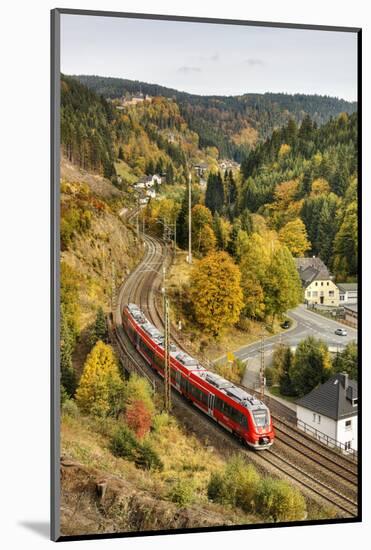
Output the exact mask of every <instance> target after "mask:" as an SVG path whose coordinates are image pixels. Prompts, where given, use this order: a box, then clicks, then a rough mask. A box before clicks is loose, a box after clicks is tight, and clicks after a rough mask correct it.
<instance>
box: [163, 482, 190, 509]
mask: <svg viewBox="0 0 371 550" xmlns="http://www.w3.org/2000/svg"><path fill="white" fill-rule="evenodd" d="M168 497H169V499H170V500H171V502H176V503H177V504H179V505H180V506H187V505H188V504H192V502H194V500H195V489H194V484H193V481H191V480H189V479H180V480H179V481H178V482H177V483H176V484H175V485H174V487H172V489H171V490H170V491H169V493H168Z"/></svg>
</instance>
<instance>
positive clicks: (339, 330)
mask: <svg viewBox="0 0 371 550" xmlns="http://www.w3.org/2000/svg"><path fill="white" fill-rule="evenodd" d="M335 334H337V335H338V336H346V335H347V334H348V333H347V331H346V330H345V328H337V329H336V330H335Z"/></svg>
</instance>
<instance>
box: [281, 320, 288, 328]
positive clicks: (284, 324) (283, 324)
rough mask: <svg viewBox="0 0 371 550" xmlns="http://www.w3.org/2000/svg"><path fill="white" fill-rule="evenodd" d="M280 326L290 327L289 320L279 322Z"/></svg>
mask: <svg viewBox="0 0 371 550" xmlns="http://www.w3.org/2000/svg"><path fill="white" fill-rule="evenodd" d="M281 328H290V321H288V320H287V319H286V321H284V322H283V323H281Z"/></svg>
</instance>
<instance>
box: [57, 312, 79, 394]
mask: <svg viewBox="0 0 371 550" xmlns="http://www.w3.org/2000/svg"><path fill="white" fill-rule="evenodd" d="M74 346H75V336H74V332H73V329H72V328H71V326H70V323H69V322H68V318H67V315H66V312H65V306H64V305H63V304H61V317H60V368H61V370H60V374H61V385H62V386H63V389H64V390H65V391H66V393H67V394H68V396H69V397H73V395H74V393H75V390H76V373H75V370H74V368H73V365H72V353H73V350H74Z"/></svg>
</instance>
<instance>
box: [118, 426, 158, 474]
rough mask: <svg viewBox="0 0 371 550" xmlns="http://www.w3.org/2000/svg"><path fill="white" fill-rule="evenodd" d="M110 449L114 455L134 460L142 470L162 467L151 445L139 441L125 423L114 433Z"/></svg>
mask: <svg viewBox="0 0 371 550" xmlns="http://www.w3.org/2000/svg"><path fill="white" fill-rule="evenodd" d="M110 449H111V452H112V453H113V454H114V455H115V456H118V457H120V458H126V459H127V460H130V461H132V462H135V465H136V466H138V468H142V469H143V470H162V469H163V463H162V461H161V459H160V457H159V456H158V454H157V453H156V451H155V450H154V449H153V448H152V446H151V445H150V444H149V443H148V442H147V441H145V442H144V443H140V442H139V441H138V440H137V438H136V437H135V434H134V432H132V431H131V430H130V428H128V427H127V426H125V425H123V426H120V428H119V429H118V430H116V432H115V433H114V435H113V437H112V439H111V444H110Z"/></svg>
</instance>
